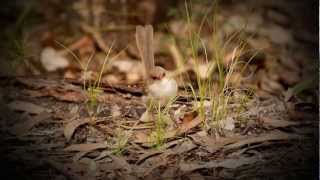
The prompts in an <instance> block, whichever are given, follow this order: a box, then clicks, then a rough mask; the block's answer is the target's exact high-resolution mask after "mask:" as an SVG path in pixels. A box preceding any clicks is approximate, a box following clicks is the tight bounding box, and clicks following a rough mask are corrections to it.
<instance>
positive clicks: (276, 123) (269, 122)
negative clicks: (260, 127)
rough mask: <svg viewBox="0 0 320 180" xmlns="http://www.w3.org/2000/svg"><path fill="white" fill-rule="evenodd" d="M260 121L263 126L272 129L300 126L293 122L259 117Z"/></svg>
mask: <svg viewBox="0 0 320 180" xmlns="http://www.w3.org/2000/svg"><path fill="white" fill-rule="evenodd" d="M260 119H261V120H262V121H263V123H264V125H266V126H269V127H273V128H283V127H288V126H296V125H299V124H300V123H297V122H294V121H286V120H281V119H273V118H268V117H260Z"/></svg>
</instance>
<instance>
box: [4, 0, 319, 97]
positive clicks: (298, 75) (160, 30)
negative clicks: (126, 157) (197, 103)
mask: <svg viewBox="0 0 320 180" xmlns="http://www.w3.org/2000/svg"><path fill="white" fill-rule="evenodd" d="M317 8H318V3H317V2H316V1H313V0H308V1H299V0H292V1H285V0H282V1H281V0H280V1H279V0H277V1H276V0H270V1H262V0H258V1H257V0H244V1H234V0H224V1H210V0H192V1H184V0H177V1H169V0H140V1H137V0H68V1H65V0H46V1H37V0H29V1H23V0H20V1H4V2H2V6H1V8H0V14H1V21H0V23H1V26H2V30H3V32H2V33H1V41H2V43H1V47H0V51H1V52H0V58H1V61H0V63H1V64H0V67H1V72H0V74H1V75H5V76H8V75H10V76H12V75H14V76H30V75H41V76H48V77H54V78H72V79H81V78H84V77H83V76H85V77H86V78H87V77H89V78H92V79H94V78H96V77H97V74H99V72H100V71H103V78H102V81H105V82H108V83H110V84H138V83H140V82H141V81H142V79H143V74H142V71H141V69H142V68H143V67H142V65H141V61H140V56H139V54H138V51H137V48H136V44H135V39H134V32H135V26H136V25H145V24H152V25H153V26H154V29H155V33H154V48H155V57H156V64H157V65H160V66H163V67H165V68H166V69H168V70H170V73H172V75H173V76H174V77H175V78H176V79H177V80H178V82H179V85H180V86H183V84H184V83H186V82H188V83H189V82H191V83H192V82H193V81H194V80H195V79H196V75H195V72H197V75H198V76H200V78H201V79H208V78H212V79H213V80H217V81H218V80H219V78H218V77H217V76H218V74H219V73H218V68H217V67H218V66H217V64H219V67H222V68H223V70H224V72H227V71H228V70H229V68H230V65H231V64H232V61H233V58H232V57H233V56H234V55H235V54H236V56H237V57H238V58H236V59H237V60H239V61H240V60H241V61H242V62H245V63H244V64H246V68H245V70H244V71H242V70H241V71H240V70H235V72H234V73H233V74H232V77H231V78H230V83H231V84H232V85H233V86H234V87H238V86H245V87H246V88H252V89H254V90H256V92H257V94H258V95H260V96H261V97H267V96H269V95H275V94H276V95H277V94H279V93H283V92H286V91H287V90H288V89H289V88H293V87H295V86H296V85H300V86H299V87H301V86H302V87H303V88H302V89H303V90H304V91H305V92H306V94H307V96H308V97H306V98H307V100H308V101H314V100H315V98H314V97H315V96H316V95H315V91H314V90H315V89H316V88H317V87H316V84H317V83H315V82H318V80H316V78H317V77H316V76H315V74H316V73H317V72H318V30H317V29H318V26H317V17H318V16H317ZM192 34H195V35H196V38H197V40H196V42H197V43H195V46H194V47H191V45H192V43H190V42H192V41H193V38H194V36H192ZM235 49H236V51H235ZM239 49H241V50H239ZM108 51H110V54H109V56H108V60H107V61H108V63H107V66H106V67H105V68H104V69H103V70H102V69H101V66H102V64H103V62H104V60H105V58H106V56H107V54H108ZM194 52H195V53H194ZM195 54H196V56H195ZM195 62H196V63H197V65H196V66H195ZM86 64H89V65H88V69H86V70H85V72H84V67H85V65H86ZM301 82H304V83H303V84H302V85H301ZM217 83H218V82H217ZM299 83H300V84H299Z"/></svg>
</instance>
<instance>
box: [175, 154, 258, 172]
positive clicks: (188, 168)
mask: <svg viewBox="0 0 320 180" xmlns="http://www.w3.org/2000/svg"><path fill="white" fill-rule="evenodd" d="M257 160H258V159H257V158H256V157H240V158H239V159H225V160H223V161H220V162H216V161H210V162H202V163H187V162H182V163H180V165H179V166H180V170H181V171H183V172H192V171H195V170H198V169H211V168H217V167H223V168H228V169H235V168H238V167H240V166H243V165H247V164H253V163H255V162H256V161H257Z"/></svg>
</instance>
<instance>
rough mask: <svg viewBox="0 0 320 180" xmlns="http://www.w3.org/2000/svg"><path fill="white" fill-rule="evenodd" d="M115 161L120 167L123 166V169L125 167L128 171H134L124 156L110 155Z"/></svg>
mask: <svg viewBox="0 0 320 180" xmlns="http://www.w3.org/2000/svg"><path fill="white" fill-rule="evenodd" d="M110 157H111V158H112V160H113V162H114V163H115V164H117V165H118V166H119V167H122V169H125V170H126V171H127V172H128V173H130V172H132V168H131V165H130V164H129V163H128V162H127V161H126V160H125V159H124V157H119V156H114V155H110Z"/></svg>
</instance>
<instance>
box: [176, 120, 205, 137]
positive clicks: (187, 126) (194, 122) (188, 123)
mask: <svg viewBox="0 0 320 180" xmlns="http://www.w3.org/2000/svg"><path fill="white" fill-rule="evenodd" d="M201 122H202V120H201V118H200V116H197V117H196V118H194V119H192V120H191V121H189V120H188V121H187V120H184V121H183V122H182V124H181V125H180V126H179V128H178V129H177V132H176V135H181V134H183V133H186V132H187V131H189V130H190V129H192V128H194V127H196V126H198V125H199V124H200V123H201Z"/></svg>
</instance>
